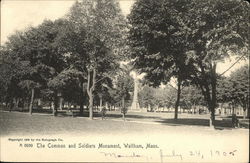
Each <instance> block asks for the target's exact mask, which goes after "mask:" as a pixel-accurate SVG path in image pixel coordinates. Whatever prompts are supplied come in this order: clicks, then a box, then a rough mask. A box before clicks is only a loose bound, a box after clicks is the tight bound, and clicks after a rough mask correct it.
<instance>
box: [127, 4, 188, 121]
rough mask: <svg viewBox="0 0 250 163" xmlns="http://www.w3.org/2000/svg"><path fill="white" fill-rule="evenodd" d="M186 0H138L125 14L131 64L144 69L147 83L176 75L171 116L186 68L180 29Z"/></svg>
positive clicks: (178, 97) (185, 10)
mask: <svg viewBox="0 0 250 163" xmlns="http://www.w3.org/2000/svg"><path fill="white" fill-rule="evenodd" d="M188 4H189V1H173V0H164V1H162V0H155V1H153V0H139V1H137V2H136V3H135V5H134V6H133V9H132V11H131V14H130V15H129V23H130V24H131V28H130V31H129V32H130V36H129V38H130V45H131V47H132V49H133V51H132V58H133V59H134V63H135V67H136V68H138V69H139V70H140V71H141V72H145V73H146V76H145V78H146V79H147V80H149V81H150V83H151V85H153V86H159V85H160V84H161V82H163V83H165V84H166V83H167V82H169V80H170V78H171V77H176V78H177V96H176V103H175V115H174V118H175V119H177V118H178V107H179V102H180V94H181V86H182V84H183V82H184V81H185V80H186V79H187V77H188V74H189V72H190V71H191V70H190V66H189V65H188V62H186V59H187V58H186V55H185V52H186V47H187V41H186V40H187V39H186V38H185V37H184V31H182V26H183V22H184V20H185V19H186V17H185V12H188V7H187V6H188Z"/></svg>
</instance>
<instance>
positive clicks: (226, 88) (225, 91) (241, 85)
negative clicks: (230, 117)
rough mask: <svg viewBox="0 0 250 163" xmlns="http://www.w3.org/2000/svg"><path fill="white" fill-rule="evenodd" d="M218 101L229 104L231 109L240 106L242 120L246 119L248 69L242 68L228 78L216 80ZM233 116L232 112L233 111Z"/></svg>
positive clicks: (246, 67)
mask: <svg viewBox="0 0 250 163" xmlns="http://www.w3.org/2000/svg"><path fill="white" fill-rule="evenodd" d="M217 94H218V100H220V101H221V102H227V103H231V104H232V105H233V108H234V107H235V105H237V104H238V105H240V106H241V107H242V108H243V111H244V114H243V118H244V119H245V118H246V111H247V109H248V112H249V103H248V99H249V67H248V65H245V66H242V67H241V68H239V69H237V70H235V71H234V72H232V73H231V75H230V76H229V77H226V78H225V77H224V78H222V79H220V80H218V89H217ZM233 114H234V110H233Z"/></svg>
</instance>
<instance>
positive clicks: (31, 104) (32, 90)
mask: <svg viewBox="0 0 250 163" xmlns="http://www.w3.org/2000/svg"><path fill="white" fill-rule="evenodd" d="M34 94H35V89H34V88H32V89H31V98H30V106H29V113H30V115H31V114H32V108H33V102H34Z"/></svg>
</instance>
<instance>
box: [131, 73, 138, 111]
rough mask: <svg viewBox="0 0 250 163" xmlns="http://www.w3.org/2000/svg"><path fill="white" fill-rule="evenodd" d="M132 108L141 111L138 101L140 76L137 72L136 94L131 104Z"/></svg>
mask: <svg viewBox="0 0 250 163" xmlns="http://www.w3.org/2000/svg"><path fill="white" fill-rule="evenodd" d="M131 110H132V111H140V106H139V102H138V78H137V74H136V73H135V74H134V96H133V101H132V105H131Z"/></svg>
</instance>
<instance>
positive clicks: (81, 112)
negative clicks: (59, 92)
mask: <svg viewBox="0 0 250 163" xmlns="http://www.w3.org/2000/svg"><path fill="white" fill-rule="evenodd" d="M81 90H82V91H81V93H80V96H81V97H80V115H81V116H83V104H84V86H83V82H82V83H81Z"/></svg>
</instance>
